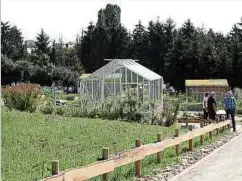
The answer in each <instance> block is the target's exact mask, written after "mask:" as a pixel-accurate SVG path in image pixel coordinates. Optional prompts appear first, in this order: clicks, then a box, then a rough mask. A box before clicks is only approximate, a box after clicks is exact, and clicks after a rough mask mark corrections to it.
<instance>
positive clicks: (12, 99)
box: [3, 84, 40, 112]
mask: <svg viewBox="0 0 242 181" xmlns="http://www.w3.org/2000/svg"><path fill="white" fill-rule="evenodd" d="M39 95H40V91H39V88H38V85H36V84H20V85H16V86H11V87H6V88H5V89H4V90H3V100H4V103H5V105H6V106H7V107H8V108H10V109H17V110H19V111H29V112H34V111H35V110H36V108H37V104H38V101H39V99H40V96H39Z"/></svg>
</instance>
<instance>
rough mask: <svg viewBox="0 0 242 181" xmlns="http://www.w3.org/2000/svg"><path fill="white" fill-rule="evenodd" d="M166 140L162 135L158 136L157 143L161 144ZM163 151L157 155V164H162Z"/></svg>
mask: <svg viewBox="0 0 242 181" xmlns="http://www.w3.org/2000/svg"><path fill="white" fill-rule="evenodd" d="M163 139H164V137H163V135H162V133H158V134H157V142H161V141H162V140H163ZM161 159H162V151H161V152H158V153H157V162H158V163H161Z"/></svg>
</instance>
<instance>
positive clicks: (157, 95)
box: [80, 59, 163, 104]
mask: <svg viewBox="0 0 242 181" xmlns="http://www.w3.org/2000/svg"><path fill="white" fill-rule="evenodd" d="M105 60H106V61H109V63H107V64H106V65H105V66H103V67H102V68H100V69H98V70H97V71H95V72H93V73H92V74H85V75H84V76H82V77H81V78H80V94H81V100H82V101H87V102H92V103H94V104H98V103H103V102H104V101H105V100H106V99H108V98H112V99H115V98H121V99H122V98H124V97H125V96H126V95H127V93H128V91H133V92H134V93H135V96H137V98H138V99H140V100H141V102H149V101H154V102H157V103H159V104H162V102H163V78H162V77H161V76H160V75H158V74H156V73H154V72H153V71H151V70H149V69H147V68H146V67H144V66H142V65H140V64H139V63H137V60H132V59H105Z"/></svg>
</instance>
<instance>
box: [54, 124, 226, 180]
mask: <svg viewBox="0 0 242 181" xmlns="http://www.w3.org/2000/svg"><path fill="white" fill-rule="evenodd" d="M207 124H209V123H204V122H201V123H200V127H201V128H203V127H204V126H206V125H207ZM227 126H228V127H229V125H227ZM225 128H226V126H223V127H222V131H224V130H225ZM219 129H220V128H216V129H215V131H216V132H215V134H216V135H218V134H219ZM189 131H192V125H189ZM174 136H175V137H179V136H180V129H175V135H174ZM212 136H213V134H212V131H209V138H211V139H212ZM163 140H164V136H163V134H162V133H158V134H157V142H162V141H163ZM188 142H189V151H193V148H194V138H192V139H190V140H189V141H188ZM203 144H204V135H201V136H200V145H203ZM140 146H141V139H136V140H135V147H136V148H138V147H140ZM175 150H176V154H177V155H179V153H180V145H179V144H178V145H176V146H175ZM162 152H163V151H161V152H158V153H157V162H158V163H161V161H162ZM108 158H109V148H108V147H104V148H103V149H102V159H103V160H107V159H108ZM141 166H142V160H138V161H136V162H135V176H136V177H141ZM59 173H60V171H59V161H58V160H54V161H52V175H58V174H59ZM102 178H103V180H104V181H107V180H108V173H105V174H103V175H102Z"/></svg>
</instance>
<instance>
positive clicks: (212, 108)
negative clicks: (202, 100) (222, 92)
mask: <svg viewBox="0 0 242 181" xmlns="http://www.w3.org/2000/svg"><path fill="white" fill-rule="evenodd" d="M215 96H216V94H215V92H211V93H210V96H209V98H208V117H209V119H212V120H215V119H216V112H217V103H216V99H215Z"/></svg>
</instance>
